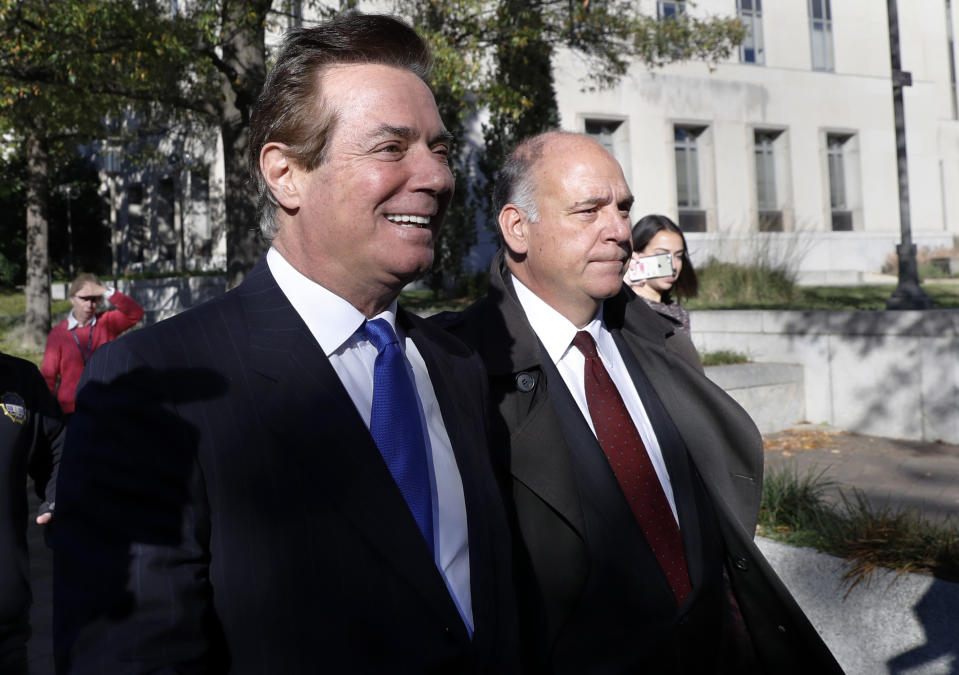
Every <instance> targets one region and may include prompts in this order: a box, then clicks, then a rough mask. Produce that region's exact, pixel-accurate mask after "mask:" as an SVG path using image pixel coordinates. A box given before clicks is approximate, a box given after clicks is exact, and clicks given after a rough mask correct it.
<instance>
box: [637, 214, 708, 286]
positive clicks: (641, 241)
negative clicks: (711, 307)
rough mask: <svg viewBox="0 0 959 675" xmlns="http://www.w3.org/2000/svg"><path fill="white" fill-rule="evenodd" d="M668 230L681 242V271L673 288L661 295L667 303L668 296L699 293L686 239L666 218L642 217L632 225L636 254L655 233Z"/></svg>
mask: <svg viewBox="0 0 959 675" xmlns="http://www.w3.org/2000/svg"><path fill="white" fill-rule="evenodd" d="M663 230H669V231H670V232H675V233H676V234H678V235H679V238H680V239H682V241H683V269H682V270H680V272H679V277H677V278H676V283H675V284H673V287H672V288H671V289H670V290H669V291H667V292H666V293H663V302H664V303H668V302H669V300H670V296H672V295H674V294H675V295H676V297H677V298H695V297H696V295H697V294H698V293H699V281H698V280H697V279H696V270H695V268H694V267H693V261H692V260H690V259H689V247H688V246H687V245H686V237H685V236H684V235H683V231H682V230H681V229H679V225H677V224H676V223H674V222H673V221H672V220H670V219H669V218H667V217H666V216H661V215H659V214H651V215H648V216H643V217H642V218H640V219H639V220H637V221H636V224H635V225H633V232H632V234H633V250H634V251H636V252H637V253H638V252H639V251H642V250H643V249H644V248H646V244H648V243H649V241H650V239H652V238H653V237H655V236H656V233H657V232H661V231H663Z"/></svg>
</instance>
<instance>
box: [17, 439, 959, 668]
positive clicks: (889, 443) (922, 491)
mask: <svg viewBox="0 0 959 675" xmlns="http://www.w3.org/2000/svg"><path fill="white" fill-rule="evenodd" d="M766 441H767V443H766V447H767V449H766V471H767V472H768V471H770V470H772V469H774V468H776V467H782V466H793V467H795V468H796V469H797V470H798V471H800V472H804V471H807V470H816V471H819V470H825V474H824V475H825V476H827V477H829V478H831V479H832V480H835V481H836V482H837V483H838V484H839V485H840V486H841V487H845V488H851V487H855V488H858V489H859V490H861V491H862V492H863V494H865V495H866V496H867V497H868V498H869V499H870V500H871V501H872V502H873V503H874V504H876V505H881V504H888V505H890V506H892V507H894V508H895V507H904V508H910V509H916V510H917V511H918V512H919V513H921V514H922V515H923V516H925V517H927V518H930V519H943V518H949V519H951V520H953V521H956V522H959V446H955V445H943V444H937V443H920V442H916V441H904V440H896V439H888V438H876V437H873V436H862V435H859V434H853V433H849V432H843V431H839V430H837V429H833V428H830V427H824V426H818V425H800V426H797V427H795V428H794V429H791V430H789V431H785V432H780V433H777V434H771V435H768V436H767V437H766ZM31 508H32V511H35V510H36V503H33V504H32V505H31ZM28 539H29V543H30V547H31V565H30V566H31V573H32V577H33V593H34V607H33V611H32V613H31V616H32V623H33V631H34V633H33V640H32V641H31V645H30V648H31V651H30V668H31V670H30V673H31V675H52V674H53V657H52V649H51V642H50V634H51V628H50V627H51V621H52V614H53V613H52V603H51V599H52V598H51V596H52V593H51V588H50V586H51V576H52V559H51V555H50V550H49V549H48V548H47V547H46V546H45V545H44V543H43V532H42V528H41V527H39V526H37V525H35V524H33V523H31V524H30V526H29V530H28ZM764 546H766V547H767V548H768V547H769V546H772V547H773V548H775V546H776V545H775V544H774V543H773V542H769V543H767V544H764ZM783 548H784V549H786V552H785V553H782V552H780V553H779V554H778V556H779V557H780V558H782V557H783V556H785V560H786V562H783V563H777V562H774V566H775V567H776V568H777V570H778V571H779V573H780V574H782V575H783V576H784V580H786V581H787V584H789V585H790V587H791V588H793V584H795V585H796V588H795V589H794V592H795V593H796V595H797V599H799V600H800V604H803V606H804V609H806V611H807V613H809V615H810V617H811V618H813V617H816V618H818V617H819V615H818V614H817V611H821V608H817V607H816V606H814V604H815V603H816V600H815V599H814V598H810V599H808V600H807V599H805V598H802V597H800V595H801V594H800V592H797V591H799V590H800V588H799V586H801V583H802V582H801V581H799V579H796V580H793V579H792V578H791V573H790V570H789V566H790V564H791V566H792V567H797V565H796V564H795V563H797V562H798V561H799V557H797V556H801V555H807V554H811V552H810V553H799V552H800V551H802V549H793V550H795V551H797V553H796V555H794V556H790V554H789V553H788V549H789V548H790V547H783ZM813 555H821V554H813ZM771 560H772V558H771ZM790 560H791V561H792V563H790ZM830 564H833V563H830ZM835 564H836V565H838V563H835ZM798 568H799V569H806V570H808V569H810V567H809V565H807V564H805V563H803V564H801V565H798ZM787 577H788V578H787ZM820 579H821V577H820ZM926 579H928V578H926ZM916 583H919V584H922V583H927V584H929V583H932V580H928V581H925V582H924V581H923V580H922V579H920V580H919V581H918V582H916ZM937 583H939V584H941V583H942V582H937ZM811 585H812V586H813V587H815V586H817V585H818V586H822V583H818V584H815V583H814V584H811ZM951 586H953V585H950V588H951ZM873 588H878V589H879V593H878V594H877V595H885V594H886V593H884V591H883V588H885V587H884V586H883V585H882V584H876V585H873ZM937 588H938V586H937ZM830 592H831V593H835V592H836V589H833V588H830ZM932 595H935V596H937V597H939V596H940V595H941V593H938V592H937V593H933V594H932ZM833 597H835V596H833ZM806 603H809V605H808V606H807V604H806ZM884 606H887V605H884ZM908 607H909V606H908V605H907V606H905V607H904V611H906V612H908V611H909V609H908ZM827 610H828V607H827ZM860 610H861V608H860ZM886 611H888V610H883V611H880V612H879V613H880V616H882V615H884V614H885V612H886ZM829 613H834V612H832V611H831V610H830V612H827V615H828V614H829ZM857 613H858V612H857ZM843 614H845V612H843ZM949 615H950V617H951V618H950V620H949V624H951V625H952V626H953V627H954V626H955V625H959V624H957V623H956V621H959V607H956V608H955V612H951V611H950V612H949ZM823 621H825V619H823ZM877 623H878V624H884V623H887V622H886V621H885V620H884V619H883V620H881V621H878V622H877ZM940 623H941V622H938V623H936V622H933V623H930V622H928V621H927V622H923V625H924V626H925V628H924V630H925V635H926V640H927V642H926V644H927V646H928V645H933V646H936V647H937V648H938V646H942V645H945V644H946V643H948V642H951V641H952V637H951V636H954V635H955V633H954V632H952V630H953V629H949V631H950V632H948V633H947V634H948V635H949V636H950V637H948V638H944V637H943V636H944V635H945V634H943V633H942V632H941V629H939V630H940V632H938V633H937V632H935V631H936V629H935V628H933V626H938V625H939V624H940ZM817 627H820V629H821V630H822V628H823V627H825V625H824V624H820V623H817ZM840 635H841V633H840ZM937 635H938V638H935V636H937ZM930 636H931V637H930ZM824 637H825V635H824ZM934 638H935V639H934ZM833 639H837V638H836V636H833ZM839 639H841V638H839ZM940 643H942V644H941V645H940ZM956 643H959V639H956ZM834 644H835V643H833V642H831V646H833V645H834ZM855 644H858V643H855ZM920 644H921V642H920ZM849 647H850V649H852V650H853V651H854V652H857V653H862V651H863V650H862V648H861V646H860V647H857V648H855V649H853V643H850V645H849ZM833 648H834V649H837V647H835V646H834V647H833ZM840 649H842V647H841V646H840V647H839V648H838V649H837V655H838V653H839V650H840ZM950 649H951V650H952V651H947V652H946V657H945V658H944V660H943V659H940V660H939V661H938V663H935V664H927V668H926V669H920V670H918V671H915V672H924V673H959V656H956V653H955V649H956V647H955V646H954V645H953V646H952V647H951V648H950ZM937 655H938V656H940V657H942V653H941V652H937ZM950 655H951V657H953V658H950ZM933 660H934V659H933ZM934 661H935V660H934ZM880 663H881V662H880ZM882 665H883V666H885V665H886V664H882ZM898 665H902V664H896V663H895V662H894V661H892V662H889V663H888V666H889V670H885V668H883V667H880V668H879V669H878V670H876V669H875V664H874V665H873V666H870V667H869V668H868V669H865V670H859V669H858V668H857V667H856V666H855V665H853V664H852V663H849V662H846V666H847V668H848V670H849V672H850V673H856V672H862V673H864V674H865V673H870V674H871V673H873V672H902V671H900V670H899V669H898V667H897V666H898ZM912 665H915V664H912ZM929 666H931V668H930V667H929ZM954 667H955V668H956V669H955V670H953V668H954ZM910 672H912V671H910Z"/></svg>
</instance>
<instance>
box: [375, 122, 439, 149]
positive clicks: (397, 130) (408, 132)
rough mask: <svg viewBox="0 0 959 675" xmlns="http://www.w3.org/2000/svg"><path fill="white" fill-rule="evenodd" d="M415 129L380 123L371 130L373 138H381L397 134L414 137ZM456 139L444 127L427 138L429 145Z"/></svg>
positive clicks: (401, 136)
mask: <svg viewBox="0 0 959 675" xmlns="http://www.w3.org/2000/svg"><path fill="white" fill-rule="evenodd" d="M416 135H417V134H416V131H414V130H413V129H411V128H410V127H394V126H393V125H392V124H381V125H380V126H378V127H377V128H376V130H375V131H374V132H373V137H374V138H381V137H383V136H398V137H399V138H414V137H416ZM455 140H456V139H455V138H454V136H453V134H451V133H450V132H449V131H447V130H446V129H443V131H441V132H440V133H438V134H437V135H436V136H434V137H433V138H431V139H429V145H434V144H436V143H440V142H445V143H447V144H449V145H452V144H453V142H454V141H455Z"/></svg>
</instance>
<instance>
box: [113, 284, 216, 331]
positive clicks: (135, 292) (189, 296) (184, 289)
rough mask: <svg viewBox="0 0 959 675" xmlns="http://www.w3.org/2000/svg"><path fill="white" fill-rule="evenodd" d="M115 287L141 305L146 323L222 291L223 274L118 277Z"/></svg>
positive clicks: (147, 324) (205, 299)
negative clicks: (131, 279) (220, 275)
mask: <svg viewBox="0 0 959 675" xmlns="http://www.w3.org/2000/svg"><path fill="white" fill-rule="evenodd" d="M117 290H119V291H120V292H121V293H126V294H127V295H129V296H130V297H131V298H133V299H134V300H136V301H137V302H139V303H140V304H141V305H143V309H144V310H146V314H145V315H144V318H143V322H142V324H141V325H145V326H149V325H150V324H152V323H156V322H157V321H162V320H163V319H166V318H169V317H171V316H173V315H174V314H178V313H179V312H182V311H183V310H184V309H189V308H190V307H193V306H194V305H199V304H200V303H203V302H206V301H207V300H211V299H213V298H215V297H216V296H218V295H220V294H222V293H224V292H226V277H219V276H217V277H173V278H169V279H137V280H134V281H128V280H121V281H120V282H119V284H118V286H117Z"/></svg>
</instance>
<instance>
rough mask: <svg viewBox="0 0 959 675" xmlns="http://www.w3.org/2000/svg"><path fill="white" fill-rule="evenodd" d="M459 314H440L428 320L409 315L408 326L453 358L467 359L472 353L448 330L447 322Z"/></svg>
mask: <svg viewBox="0 0 959 675" xmlns="http://www.w3.org/2000/svg"><path fill="white" fill-rule="evenodd" d="M458 313H459V312H441V313H439V314H434V315H432V316H430V317H428V318H425V319H424V318H423V317H420V316H416V315H415V314H409V318H410V324H411V325H412V326H414V327H416V328H417V330H419V331H420V333H421V334H422V335H423V337H424V338H425V339H427V340H429V341H430V342H432V343H433V344H435V345H436V346H437V348H439V349H442V350H443V351H444V352H447V353H448V354H451V355H453V356H460V357H469V356H470V355H472V354H473V353H474V351H473V349H472V348H471V347H470V346H469V345H468V344H466V343H465V342H464V341H463V340H462V339H460V337H458V336H457V335H456V333H455V332H454V331H452V330H450V327H449V325H450V324H448V323H447V322H448V321H450V320H452V319H455V316H454V315H456V314H458Z"/></svg>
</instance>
